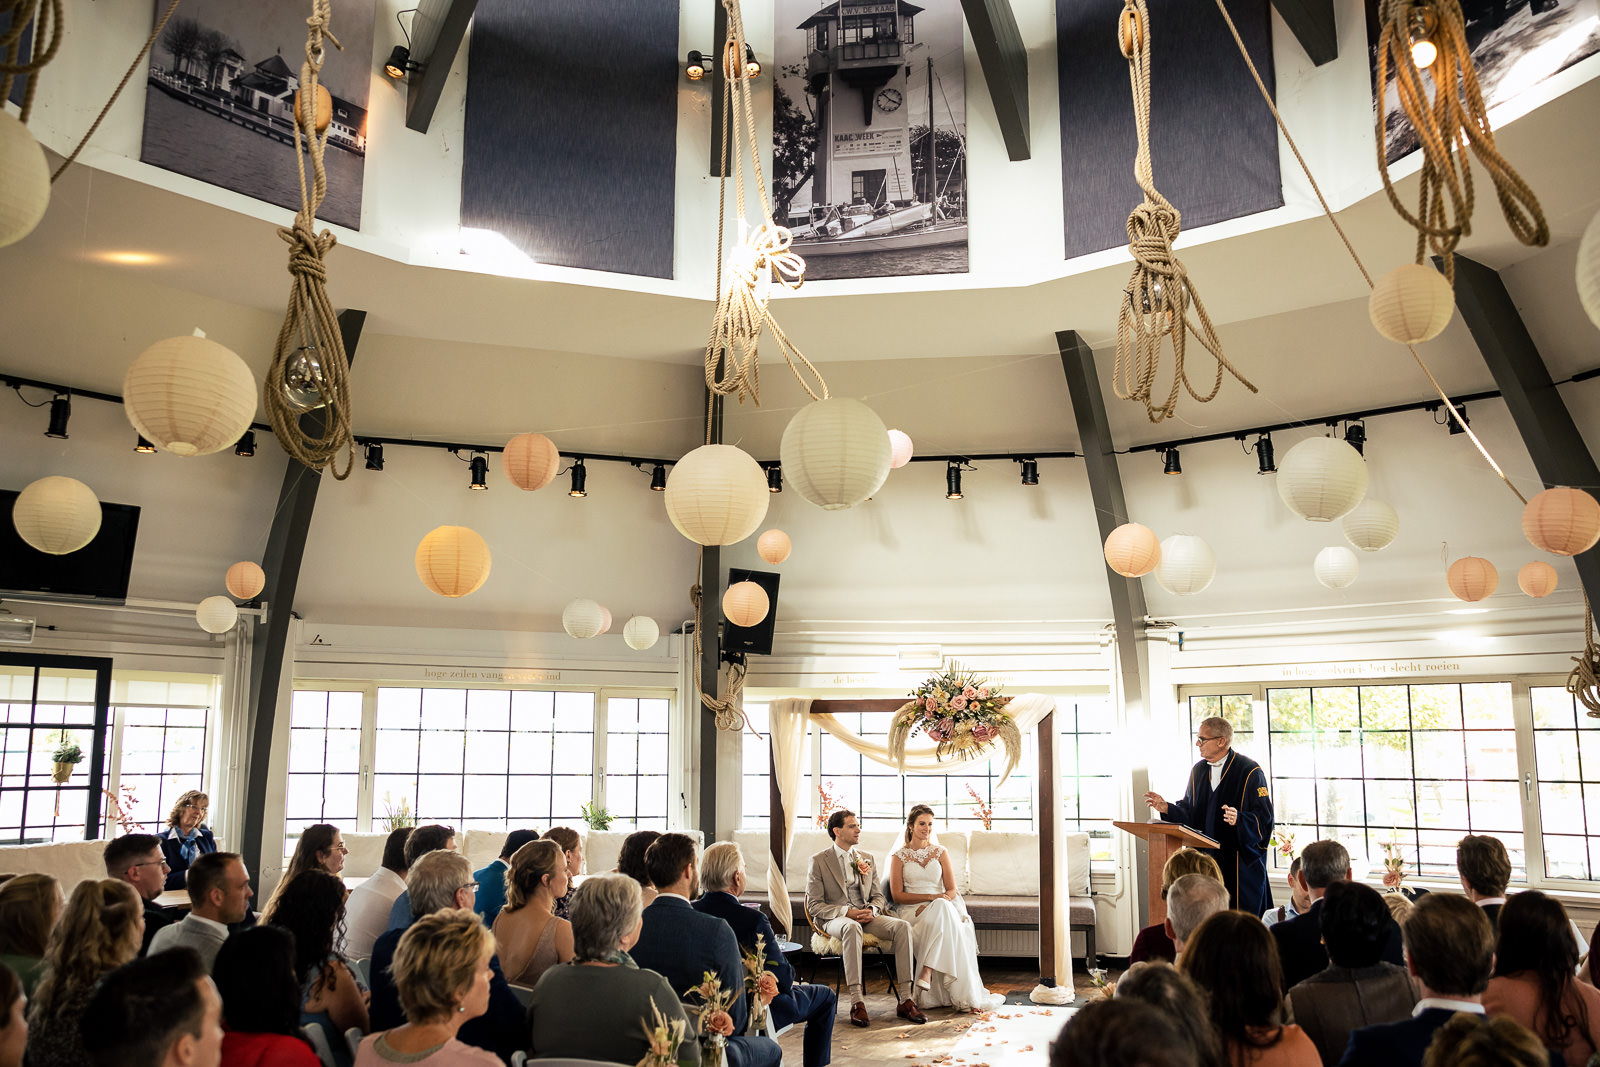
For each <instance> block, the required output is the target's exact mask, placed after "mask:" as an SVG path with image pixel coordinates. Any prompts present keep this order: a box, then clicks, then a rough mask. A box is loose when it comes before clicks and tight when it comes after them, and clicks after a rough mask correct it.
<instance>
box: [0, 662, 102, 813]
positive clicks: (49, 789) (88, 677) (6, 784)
mask: <svg viewBox="0 0 1600 1067" xmlns="http://www.w3.org/2000/svg"><path fill="white" fill-rule="evenodd" d="M12 658H14V659H16V660H18V661H22V662H20V663H18V664H16V665H5V666H3V667H0V712H3V714H4V719H5V721H4V724H3V733H4V737H3V738H0V843H3V844H13V845H14V844H33V843H36V842H46V841H82V840H84V838H85V837H86V836H88V835H87V833H86V830H87V829H88V828H89V827H92V826H93V825H95V818H94V817H93V816H91V817H90V818H88V820H87V822H86V819H85V814H86V812H90V811H93V810H94V809H95V807H96V806H94V805H91V803H90V801H91V799H92V798H91V797H90V795H89V790H90V787H91V785H92V784H93V783H92V782H91V776H90V771H89V767H90V763H89V757H90V755H91V752H92V750H93V748H94V746H95V737H96V724H95V715H96V712H95V688H96V685H97V671H96V669H94V668H88V669H80V668H76V667H65V666H61V667H58V666H43V665H35V664H36V663H37V661H40V660H43V659H45V658H46V657H34V656H16V657H12ZM28 661H34V663H29V662H28ZM78 662H80V663H81V662H83V661H82V660H79V661H78ZM104 662H105V663H106V664H107V665H108V666H109V663H110V661H109V660H107V661H104ZM101 736H102V737H103V743H104V745H105V746H106V749H107V750H109V747H110V743H111V735H110V732H109V731H103V732H102V734H101ZM63 744H75V745H77V746H78V748H79V750H80V751H81V753H82V755H83V760H82V762H79V763H77V764H73V765H70V766H69V765H66V764H63V765H62V767H61V768H58V767H57V765H56V763H55V760H54V755H55V752H56V750H57V748H58V747H60V746H61V745H63ZM62 768H64V769H62ZM58 776H59V780H58Z"/></svg>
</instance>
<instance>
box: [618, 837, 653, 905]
mask: <svg viewBox="0 0 1600 1067" xmlns="http://www.w3.org/2000/svg"><path fill="white" fill-rule="evenodd" d="M660 836H661V831H660V830H635V831H634V832H633V833H631V834H629V835H628V836H627V837H624V838H623V839H622V851H621V852H618V853H617V870H618V872H620V873H622V874H625V875H627V876H628V877H629V878H632V879H633V880H634V881H635V882H638V883H639V892H640V893H642V894H643V895H644V903H645V906H646V907H649V906H650V902H651V901H652V900H654V899H656V887H655V886H653V885H651V884H650V875H649V874H648V873H647V872H646V871H645V869H644V854H645V852H646V850H648V849H649V848H650V846H651V845H653V844H654V843H655V840H656V838H658V837H660Z"/></svg>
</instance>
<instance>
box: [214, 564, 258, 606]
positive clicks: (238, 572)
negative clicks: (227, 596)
mask: <svg viewBox="0 0 1600 1067" xmlns="http://www.w3.org/2000/svg"><path fill="white" fill-rule="evenodd" d="M222 584H223V585H225V586H227V587H228V592H229V593H232V594H233V598H234V599H235V600H249V599H251V598H252V597H254V596H255V595H256V594H257V593H259V592H261V590H263V589H265V588H266V587H267V572H266V571H264V570H262V569H261V567H260V566H259V565H257V564H254V563H251V562H250V561H249V560H247V559H242V560H240V561H239V562H238V563H235V564H234V565H233V566H231V567H229V568H228V573H227V574H226V575H224V576H223V579H222Z"/></svg>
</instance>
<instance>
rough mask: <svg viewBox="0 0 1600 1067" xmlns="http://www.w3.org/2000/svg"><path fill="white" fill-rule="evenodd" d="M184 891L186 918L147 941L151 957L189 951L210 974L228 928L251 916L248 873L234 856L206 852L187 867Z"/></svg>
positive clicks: (231, 853) (253, 893) (252, 891)
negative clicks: (185, 892)
mask: <svg viewBox="0 0 1600 1067" xmlns="http://www.w3.org/2000/svg"><path fill="white" fill-rule="evenodd" d="M185 888H187V889H188V891H189V904H190V909H189V914H188V915H186V916H185V917H184V919H183V921H182V922H178V923H173V924H172V925H171V926H164V927H162V928H161V929H160V930H158V931H156V936H155V937H154V938H153V939H151V941H150V954H151V955H155V954H156V953H157V952H165V951H166V950H167V949H169V948H192V949H194V950H195V952H197V953H199V955H200V962H201V963H202V964H204V965H205V969H206V973H208V974H209V973H210V971H211V965H212V964H213V963H214V962H216V959H217V951H218V950H219V949H220V948H222V943H223V942H224V941H226V940H228V924H229V923H236V922H240V921H242V920H243V919H244V917H245V916H246V915H247V914H249V912H250V898H251V897H253V896H255V890H253V889H251V888H250V872H249V871H248V870H246V869H245V865H244V860H242V859H240V858H239V854H238V853H237V852H206V853H202V854H201V855H200V856H197V857H196V858H195V861H194V863H192V864H190V866H189V878H188V882H187V883H186V886H185Z"/></svg>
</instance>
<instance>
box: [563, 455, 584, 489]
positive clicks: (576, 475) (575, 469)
mask: <svg viewBox="0 0 1600 1067" xmlns="http://www.w3.org/2000/svg"><path fill="white" fill-rule="evenodd" d="M588 477H589V472H588V471H586V470H584V469H583V457H582V456H580V457H578V458H577V459H575V460H573V461H572V488H571V489H568V490H567V495H568V496H579V497H582V496H588V495H589V491H588V490H587V489H585V488H584V487H583V483H584V481H585V480H586V479H587V478H588Z"/></svg>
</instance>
